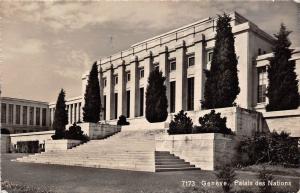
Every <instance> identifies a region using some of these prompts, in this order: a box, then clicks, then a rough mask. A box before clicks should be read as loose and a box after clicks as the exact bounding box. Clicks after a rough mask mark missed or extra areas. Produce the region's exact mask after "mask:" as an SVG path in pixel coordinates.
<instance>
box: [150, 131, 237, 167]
mask: <svg viewBox="0 0 300 193" xmlns="http://www.w3.org/2000/svg"><path fill="white" fill-rule="evenodd" d="M155 143H156V151H169V152H171V153H173V154H175V155H176V156H179V157H180V158H182V159H184V160H185V161H187V162H190V163H191V164H194V165H195V166H196V167H199V168H201V169H203V170H214V169H216V168H218V167H219V166H221V165H224V164H225V163H230V162H231V160H232V159H233V157H234V155H235V149H234V147H235V145H236V140H234V136H231V135H223V134H218V133H202V134H189V135H161V136H157V137H156V139H155Z"/></svg>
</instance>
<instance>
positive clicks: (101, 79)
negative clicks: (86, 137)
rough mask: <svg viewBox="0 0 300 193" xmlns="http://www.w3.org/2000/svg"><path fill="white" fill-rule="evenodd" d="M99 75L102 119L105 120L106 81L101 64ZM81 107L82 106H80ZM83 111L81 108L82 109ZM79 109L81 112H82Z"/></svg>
mask: <svg viewBox="0 0 300 193" xmlns="http://www.w3.org/2000/svg"><path fill="white" fill-rule="evenodd" d="M98 72H99V73H98V76H99V86H100V100H101V107H100V108H101V111H100V120H104V111H103V110H104V94H103V92H104V81H103V72H102V68H101V67H100V64H99V68H98ZM78 105H79V106H80V103H78ZM78 109H80V108H78ZM80 111H81V109H80ZM80 111H79V112H80Z"/></svg>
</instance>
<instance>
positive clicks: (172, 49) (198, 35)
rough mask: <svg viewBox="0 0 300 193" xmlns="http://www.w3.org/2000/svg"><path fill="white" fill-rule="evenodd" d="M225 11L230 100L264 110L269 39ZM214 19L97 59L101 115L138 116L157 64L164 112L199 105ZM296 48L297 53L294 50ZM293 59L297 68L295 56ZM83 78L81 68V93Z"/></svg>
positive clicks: (142, 113) (104, 117)
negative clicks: (233, 72) (234, 91)
mask: <svg viewBox="0 0 300 193" xmlns="http://www.w3.org/2000/svg"><path fill="white" fill-rule="evenodd" d="M230 16H231V18H232V21H231V26H232V31H233V34H234V37H235V51H236V55H237V59H238V78H239V86H240V89H241V91H240V94H239V95H238V96H237V99H236V103H237V105H238V106H240V107H243V108H246V109H252V110H255V109H259V110H261V111H264V106H265V104H266V103H267V99H266V96H265V91H266V87H267V75H266V68H267V66H268V64H269V59H270V57H272V54H271V52H272V46H273V44H274V41H275V39H274V38H273V37H272V36H271V35H269V34H267V33H266V32H264V31H263V30H261V29H260V28H259V27H257V26H256V25H255V24H253V23H252V22H251V21H248V20H247V19H246V18H244V17H243V16H241V15H239V14H238V13H236V12H233V13H231V14H230ZM216 20H217V18H207V19H204V20H201V21H198V22H195V23H193V24H190V25H187V26H184V27H182V28H179V29H175V30H173V31H170V32H167V33H165V34H162V35H159V36H156V37H153V38H150V39H148V40H145V41H142V42H139V43H137V44H134V45H132V46H130V48H129V49H128V50H124V51H121V52H119V53H117V54H114V55H112V56H109V57H106V58H102V59H100V60H99V61H97V64H98V67H99V80H100V90H101V101H102V109H103V113H102V117H101V119H102V120H107V121H109V120H116V119H117V118H118V117H119V116H120V115H125V116H127V117H128V118H129V120H130V119H132V120H133V119H138V118H144V116H145V101H146V100H145V92H146V87H147V80H148V76H149V74H150V72H151V71H152V70H153V69H154V68H159V69H160V70H161V71H162V72H163V75H164V76H165V77H166V87H167V98H168V101H169V107H168V112H169V113H170V114H172V113H177V112H178V111H180V110H185V111H200V110H201V103H200V101H201V100H203V96H204V85H205V74H204V70H205V69H209V68H210V61H211V59H212V54H213V48H214V44H215V40H214V37H215V34H216V27H215V26H216ZM296 52H297V53H298V54H299V50H298V51H297V50H296ZM297 53H296V54H297ZM293 59H294V60H296V63H297V66H296V68H297V69H296V71H297V73H298V74H299V69H300V65H299V58H293ZM298 77H299V76H298ZM87 78H88V75H87V74H85V75H83V77H82V97H81V98H83V95H84V92H85V87H86V82H87ZM83 102H84V101H83ZM83 102H82V105H83Z"/></svg>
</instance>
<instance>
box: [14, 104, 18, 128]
mask: <svg viewBox="0 0 300 193" xmlns="http://www.w3.org/2000/svg"><path fill="white" fill-rule="evenodd" d="M16 120H17V119H16V105H15V104H13V125H16Z"/></svg>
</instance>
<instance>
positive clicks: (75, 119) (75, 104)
mask: <svg viewBox="0 0 300 193" xmlns="http://www.w3.org/2000/svg"><path fill="white" fill-rule="evenodd" d="M77 111H78V110H77V103H74V122H75V123H76V122H77Z"/></svg>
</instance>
